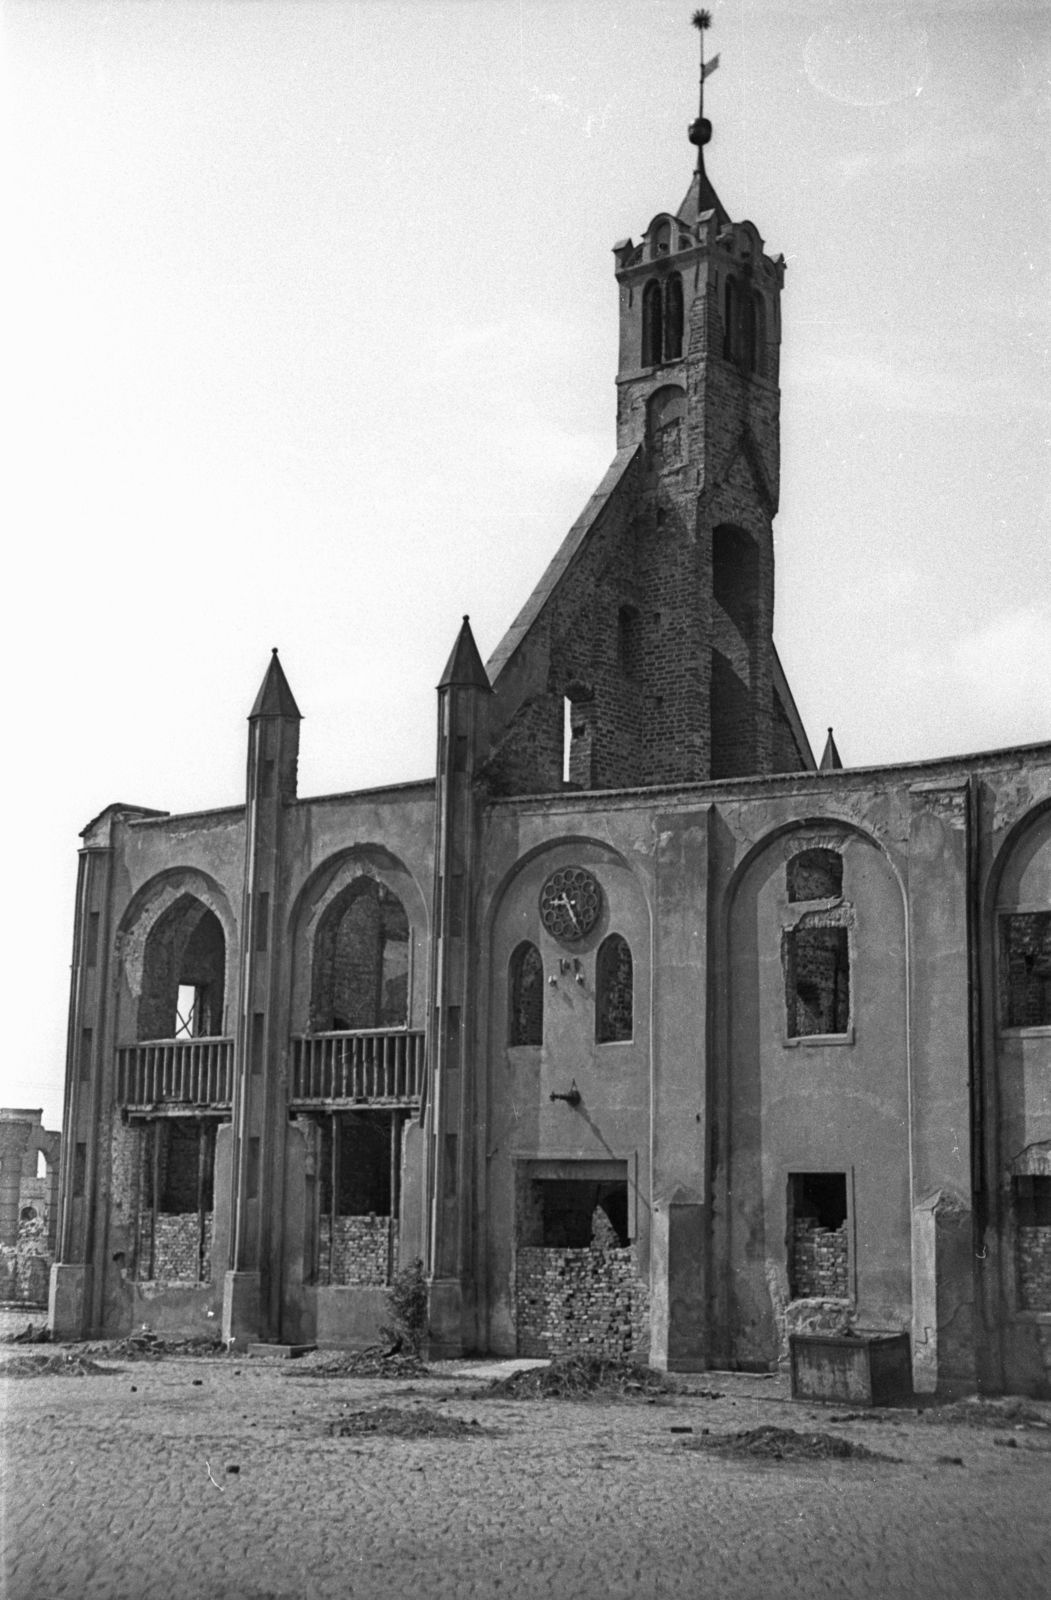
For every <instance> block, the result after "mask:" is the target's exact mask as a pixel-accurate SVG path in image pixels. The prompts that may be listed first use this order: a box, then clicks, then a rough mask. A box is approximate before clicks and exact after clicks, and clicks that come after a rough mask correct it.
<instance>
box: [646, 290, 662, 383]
mask: <svg viewBox="0 0 1051 1600" xmlns="http://www.w3.org/2000/svg"><path fill="white" fill-rule="evenodd" d="M663 347H664V307H663V305H662V304H661V286H660V283H659V281H658V280H657V279H656V278H651V279H650V281H649V283H648V284H647V285H646V287H645V289H643V291H642V364H643V366H644V367H655V366H656V365H657V364H658V362H659V361H660V359H661V350H662V349H663Z"/></svg>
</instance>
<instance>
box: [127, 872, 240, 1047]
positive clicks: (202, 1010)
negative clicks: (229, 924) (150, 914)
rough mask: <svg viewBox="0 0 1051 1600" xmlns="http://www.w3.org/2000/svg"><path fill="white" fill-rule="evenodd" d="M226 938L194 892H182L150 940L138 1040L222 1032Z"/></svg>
mask: <svg viewBox="0 0 1051 1600" xmlns="http://www.w3.org/2000/svg"><path fill="white" fill-rule="evenodd" d="M225 988H226V938H225V936H224V934H223V928H222V923H221V922H220V921H219V918H218V917H217V916H216V915H215V912H214V911H210V910H209V909H208V907H207V906H206V905H204V903H203V902H202V901H200V900H198V899H197V897H196V896H195V895H192V894H184V895H180V897H179V899H178V900H176V901H175V903H174V905H171V906H169V907H168V910H167V911H165V912H164V914H163V915H162V916H160V917H158V918H157V921H156V922H155V923H154V925H153V927H152V928H151V929H150V931H149V934H148V935H147V938H146V947H145V951H144V953H143V966H142V995H141V998H140V1000H139V1016H138V1035H139V1038H140V1039H175V1038H200V1037H202V1036H203V1037H206V1038H207V1037H211V1036H214V1035H216V1034H220V1033H222V1031H223V1003H224V995H225Z"/></svg>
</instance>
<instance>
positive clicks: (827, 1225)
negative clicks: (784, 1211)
mask: <svg viewBox="0 0 1051 1600" xmlns="http://www.w3.org/2000/svg"><path fill="white" fill-rule="evenodd" d="M787 1244H788V1290H789V1294H790V1296H791V1298H792V1299H793V1300H809V1299H812V1298H815V1297H822V1298H823V1297H826V1296H827V1297H829V1298H831V1299H837V1300H844V1299H846V1298H847V1297H848V1296H849V1294H850V1267H849V1250H848V1244H847V1177H846V1173H844V1172H792V1173H789V1177H788V1240H787Z"/></svg>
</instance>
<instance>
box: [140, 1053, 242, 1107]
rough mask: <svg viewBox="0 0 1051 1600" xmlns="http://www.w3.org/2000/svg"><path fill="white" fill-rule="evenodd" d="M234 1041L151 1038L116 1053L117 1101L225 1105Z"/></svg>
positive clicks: (229, 1090) (228, 1096)
mask: <svg viewBox="0 0 1051 1600" xmlns="http://www.w3.org/2000/svg"><path fill="white" fill-rule="evenodd" d="M233 1062H234V1042H233V1040H232V1039H154V1040H150V1041H149V1042H148V1043H145V1044H133V1045H127V1046H124V1047H122V1048H120V1049H118V1051H117V1099H118V1101H119V1102H120V1104H121V1105H124V1106H163V1105H187V1106H228V1105H229V1104H230V1101H231V1098H232V1094H233Z"/></svg>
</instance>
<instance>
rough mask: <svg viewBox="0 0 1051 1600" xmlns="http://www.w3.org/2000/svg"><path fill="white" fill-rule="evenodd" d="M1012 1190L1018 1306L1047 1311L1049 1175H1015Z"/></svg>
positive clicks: (1050, 1289)
mask: <svg viewBox="0 0 1051 1600" xmlns="http://www.w3.org/2000/svg"><path fill="white" fill-rule="evenodd" d="M1013 1190H1014V1194H1013V1199H1014V1213H1015V1239H1016V1250H1017V1262H1018V1304H1019V1310H1021V1311H1044V1312H1047V1311H1051V1177H1046V1176H1043V1175H1035V1176H1032V1177H1029V1176H1026V1177H1017V1178H1015V1179H1014V1181H1013Z"/></svg>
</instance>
